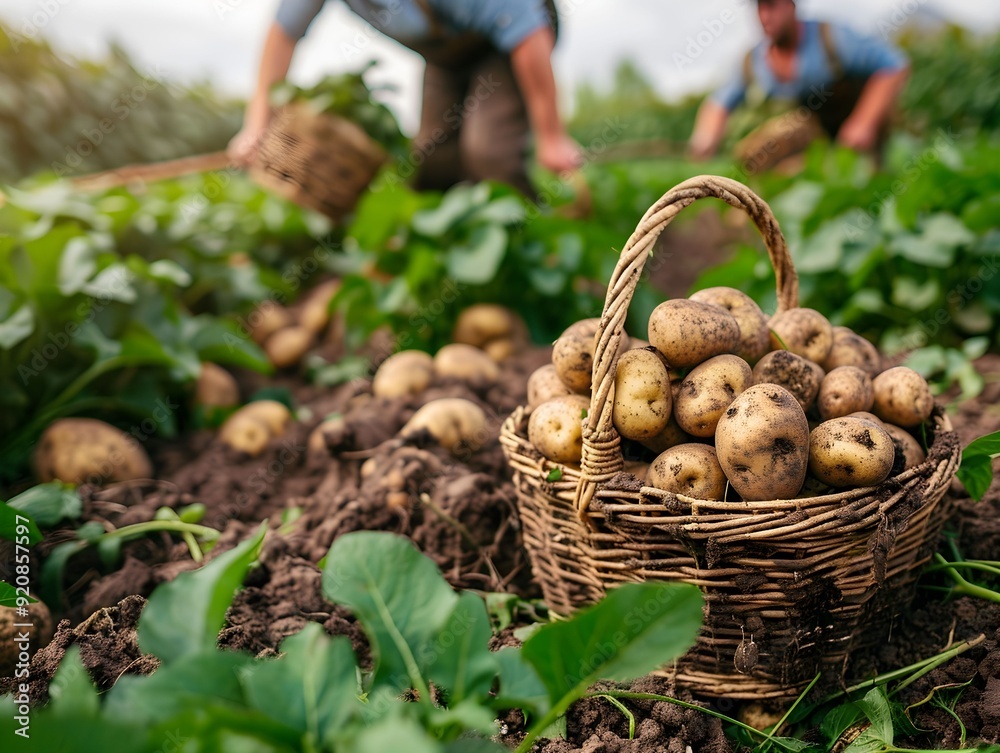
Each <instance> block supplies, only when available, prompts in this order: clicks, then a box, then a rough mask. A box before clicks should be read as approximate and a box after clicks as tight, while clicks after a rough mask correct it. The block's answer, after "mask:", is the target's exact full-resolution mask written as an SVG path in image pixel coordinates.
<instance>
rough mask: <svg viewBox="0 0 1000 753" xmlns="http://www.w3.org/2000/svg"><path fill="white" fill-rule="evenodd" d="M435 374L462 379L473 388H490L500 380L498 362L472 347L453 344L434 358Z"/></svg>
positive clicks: (446, 346)
mask: <svg viewBox="0 0 1000 753" xmlns="http://www.w3.org/2000/svg"><path fill="white" fill-rule="evenodd" d="M434 373H435V374H437V375H438V376H439V377H442V378H445V379H448V378H451V379H461V380H462V381H463V382H466V383H467V384H469V385H471V386H473V387H488V386H490V385H491V384H495V383H496V381H497V379H499V378H500V369H499V368H497V364H496V361H494V360H493V359H492V358H490V357H489V356H488V355H486V353H484V352H483V351H481V350H480V349H479V348H476V347H473V346H472V345H465V344H464V343H451V344H450V345H445V346H444V347H443V348H441V350H439V351H438V352H437V355H435V356H434Z"/></svg>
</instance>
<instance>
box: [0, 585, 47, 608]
mask: <svg viewBox="0 0 1000 753" xmlns="http://www.w3.org/2000/svg"><path fill="white" fill-rule="evenodd" d="M23 598H25V597H24V596H21V595H20V594H18V592H17V589H16V588H14V586H12V585H11V584H10V583H8V582H7V581H5V580H0V607H16V606H17V601H18V599H23ZM27 599H28V603H29V604H34V603H35V602H36V601H38V599H33V598H31V597H30V596H28V597H27Z"/></svg>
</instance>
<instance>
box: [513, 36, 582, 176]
mask: <svg viewBox="0 0 1000 753" xmlns="http://www.w3.org/2000/svg"><path fill="white" fill-rule="evenodd" d="M554 45H555V38H554V36H553V34H552V29H550V28H548V27H547V26H546V27H544V28H540V29H538V30H537V31H535V32H532V33H531V34H529V35H528V36H527V37H525V39H524V40H523V41H522V42H521V43H520V44H519V45H517V47H515V48H514V49H513V51H512V52H511V54H510V60H511V66H512V68H513V69H514V76H515V77H516V78H517V83H518V85H519V86H520V87H521V93H522V94H523V95H524V101H525V105H526V106H527V109H528V119H529V120H530V121H531V130H532V131H533V132H534V134H535V141H536V151H537V158H538V161H539V163H540V164H541V165H542V166H543V167H545V168H547V169H549V170H552V171H553V172H557V173H558V172H564V171H566V170H572V169H573V168H575V167H578V166H579V165H580V163H581V161H582V155H581V153H580V147H579V146H578V145H577V144H576V142H575V141H573V139H571V138H570V137H569V135H568V134H567V133H566V128H565V126H564V125H563V122H562V119H561V118H560V117H559V108H558V105H557V103H556V80H555V76H554V75H553V74H552V48H553V46H554Z"/></svg>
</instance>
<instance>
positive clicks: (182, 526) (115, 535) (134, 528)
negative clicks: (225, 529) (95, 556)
mask: <svg viewBox="0 0 1000 753" xmlns="http://www.w3.org/2000/svg"><path fill="white" fill-rule="evenodd" d="M156 531H173V532H175V533H188V534H191V535H192V536H198V537H199V538H202V539H205V540H206V541H214V540H215V539H217V538H219V536H220V535H221V534H220V533H219V532H218V531H216V530H215V529H214V528H209V527H208V526H200V525H197V524H195V523H185V522H183V521H181V520H150V521H147V522H145V523H134V524H133V525H130V526H125V527H124V528H119V529H117V530H115V531H109V532H108V533H106V534H104V535H103V536H102V537H101V538H102V539H131V538H134V537H136V536H144V535H145V534H147V533H154V532H156Z"/></svg>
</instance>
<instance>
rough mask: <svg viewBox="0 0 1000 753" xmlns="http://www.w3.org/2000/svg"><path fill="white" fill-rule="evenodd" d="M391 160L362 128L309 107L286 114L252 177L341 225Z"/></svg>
mask: <svg viewBox="0 0 1000 753" xmlns="http://www.w3.org/2000/svg"><path fill="white" fill-rule="evenodd" d="M387 159H388V155H387V154H386V151H385V150H384V149H383V148H382V147H381V146H380V145H379V144H377V143H376V142H375V141H373V140H372V139H371V138H370V137H369V136H368V134H366V133H365V132H364V131H363V130H362V129H361V128H360V127H359V126H358V125H356V124H355V123H352V122H351V121H349V120H345V119H344V118H341V117H338V116H336V115H329V114H324V113H315V112H313V111H312V110H311V109H310V108H309V106H308V105H307V104H305V103H294V104H291V105H288V106H286V107H284V108H282V110H281V112H279V114H278V115H277V116H276V118H275V121H274V122H273V123H272V124H271V126H270V127H269V128H268V129H267V131H266V132H265V134H264V137H263V139H262V140H261V144H260V148H259V150H258V153H257V157H256V159H255V161H254V164H253V165H252V166H251V168H250V176H251V177H252V178H253V179H254V180H255V181H256V182H257V183H258V184H259V185H260V186H261V187H263V188H266V189H268V190H269V191H273V192H274V193H276V194H278V195H279V196H281V197H283V198H285V199H288V200H289V201H294V202H295V203H296V204H299V205H300V206H304V207H308V208H309V209H313V210H315V211H317V212H320V213H322V214H325V215H326V216H328V217H330V218H332V219H334V220H339V219H341V218H342V217H343V216H344V215H346V214H348V213H349V212H351V211H352V210H353V209H354V207H355V205H357V203H358V199H360V198H361V194H363V193H364V191H365V189H366V188H368V185H369V184H370V183H371V182H372V180H373V179H374V178H375V175H376V173H378V171H379V169H380V168H381V167H382V165H383V164H385V162H386V160H387Z"/></svg>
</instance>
